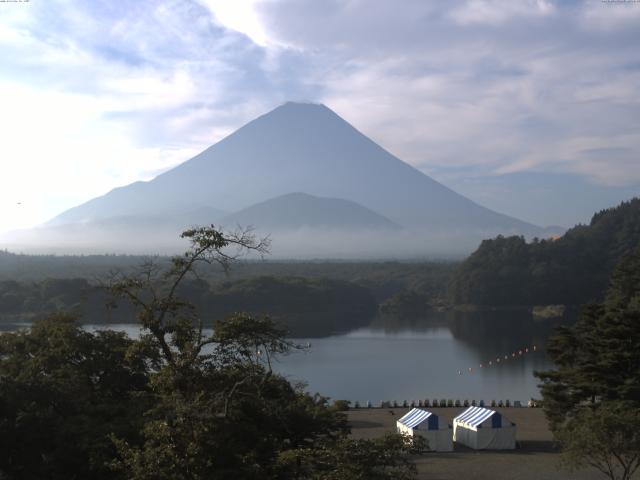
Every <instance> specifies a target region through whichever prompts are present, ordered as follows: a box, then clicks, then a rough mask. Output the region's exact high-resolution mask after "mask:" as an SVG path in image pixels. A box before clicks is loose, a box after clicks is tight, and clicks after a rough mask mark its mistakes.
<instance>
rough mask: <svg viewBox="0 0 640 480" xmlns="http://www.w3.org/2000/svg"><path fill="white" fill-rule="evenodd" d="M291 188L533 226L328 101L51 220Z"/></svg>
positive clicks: (436, 215)
mask: <svg viewBox="0 0 640 480" xmlns="http://www.w3.org/2000/svg"><path fill="white" fill-rule="evenodd" d="M292 191H299V192H305V193H307V194H310V195H316V196H321V197H330V198H342V199H345V200H351V201H353V202H356V203H359V204H360V205H362V206H364V207H366V208H369V209H371V210H373V211H375V212H377V213H379V214H381V215H383V216H385V217H387V218H389V219H390V220H391V221H393V222H396V223H398V224H400V225H402V226H405V227H426V228H429V229H430V230H438V231H440V230H446V231H450V230H455V231H469V230H471V229H472V230H479V231H482V232H494V233H497V232H518V233H536V232H537V231H538V229H537V227H535V226H533V225H531V224H528V223H526V222H522V221H520V220H517V219H514V218H511V217H508V216H506V215H502V214H499V213H496V212H493V211H491V210H489V209H486V208H484V207H481V206H480V205H478V204H476V203H474V202H472V201H470V200H469V199H467V198H465V197H463V196H461V195H459V194H457V193H455V192H453V191H452V190H450V189H448V188H447V187H445V186H443V185H442V184H440V183H438V182H436V181H434V180H433V179H431V178H430V177H428V176H426V175H424V174H423V173H421V172H420V171H418V170H416V169H415V168H413V167H411V166H410V165H408V164H406V163H404V162H402V161H401V160H399V159H398V158H396V157H394V156H393V155H391V154H390V153H389V152H387V151H386V150H384V149H383V148H381V147H380V146H379V145H377V144H376V143H374V142H373V141H371V140H370V139H368V138H367V137H366V136H364V135H363V134H361V133H360V132H358V131H357V130H356V129H355V128H353V127H352V126H351V125H349V124H348V123H347V122H345V121H344V120H342V119H341V118H340V117H339V116H338V115H336V114H335V113H334V112H332V111H331V110H329V109H328V108H327V107H325V106H323V105H315V104H298V103H287V104H285V105H282V106H280V107H278V108H276V109H275V110H273V111H271V112H269V113H267V114H265V115H263V116H261V117H259V118H257V119H256V120H254V121H252V122H250V123H248V124H247V125H245V126H244V127H242V128H240V129H239V130H237V131H236V132H235V133H233V134H231V135H229V136H228V137H226V138H225V139H223V140H221V141H220V142H218V143H216V144H215V145H213V146H212V147H209V148H208V149H206V150H205V151H203V152H202V153H200V154H199V155H197V156H196V157H194V158H192V159H191V160H189V161H187V162H185V163H183V164H181V165H179V166H177V167H175V168H173V169H172V170H169V171H167V172H165V173H163V174H161V175H159V176H158V177H156V178H155V179H153V180H151V181H149V182H136V183H133V184H131V185H128V186H126V187H121V188H117V189H115V190H113V191H111V192H109V193H108V194H106V195H104V196H102V197H99V198H95V199H93V200H91V201H89V202H87V203H85V204H83V205H80V206H78V207H75V208H72V209H70V210H68V211H66V212H64V213H62V214H61V215H59V216H58V217H56V218H55V219H54V220H53V221H52V222H51V223H52V224H64V223H71V222H78V221H87V220H95V219H99V218H105V217H109V216H114V215H138V214H152V213H155V212H158V211H160V212H164V211H167V212H168V211H176V210H179V209H184V204H185V203H187V202H188V203H189V204H195V205H214V206H215V207H216V208H219V209H222V210H226V211H237V210H239V209H242V208H246V207H248V206H250V205H252V204H255V203H258V202H261V201H264V200H265V199H268V198H273V197H277V196H279V195H284V194H287V193H289V192H292Z"/></svg>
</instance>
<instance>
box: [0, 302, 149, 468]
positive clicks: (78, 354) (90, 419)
mask: <svg viewBox="0 0 640 480" xmlns="http://www.w3.org/2000/svg"><path fill="white" fill-rule="evenodd" d="M139 347H140V346H139V345H138V343H137V342H135V341H133V340H130V339H128V338H127V337H126V336H125V335H124V334H122V333H117V332H113V331H103V332H96V333H90V332H86V331H83V330H82V329H81V328H79V326H78V325H77V323H76V321H75V318H73V317H71V316H69V315H64V314H55V315H51V316H50V317H48V318H46V319H44V320H43V321H40V322H38V323H36V324H35V325H34V326H33V327H32V328H31V329H29V330H20V331H17V332H6V333H3V334H2V335H0V477H2V473H4V474H5V475H6V476H8V477H9V478H14V479H33V478H49V479H74V478H77V479H81V478H95V479H107V478H114V475H113V472H112V471H110V469H108V468H107V462H108V461H110V460H111V458H113V456H114V454H115V447H114V445H113V443H112V442H111V441H110V439H109V435H111V434H115V435H118V436H119V437H121V438H126V439H127V440H128V441H133V442H135V441H136V439H137V437H138V432H139V430H140V428H141V427H142V421H141V418H142V414H143V413H144V411H145V410H146V409H147V408H148V407H149V406H150V403H149V401H148V400H149V399H148V396H147V394H148V392H149V388H148V366H149V359H150V358H152V355H151V356H150V353H151V354H152V352H144V351H143V349H141V348H139Z"/></svg>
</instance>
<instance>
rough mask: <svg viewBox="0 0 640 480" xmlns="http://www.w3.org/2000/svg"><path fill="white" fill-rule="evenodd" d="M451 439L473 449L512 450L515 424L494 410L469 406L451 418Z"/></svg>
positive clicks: (514, 442) (514, 439) (514, 438)
mask: <svg viewBox="0 0 640 480" xmlns="http://www.w3.org/2000/svg"><path fill="white" fill-rule="evenodd" d="M453 441H454V442H456V443H461V444H463V445H466V446H467V447H471V448H473V449H475V450H513V449H514V448H516V425H515V423H511V422H510V421H509V420H507V419H506V418H505V417H504V416H502V415H501V414H500V413H498V412H496V411H495V410H489V409H488V408H482V407H469V408H467V409H466V410H465V411H464V412H462V413H461V414H460V415H458V416H457V417H455V418H454V419H453Z"/></svg>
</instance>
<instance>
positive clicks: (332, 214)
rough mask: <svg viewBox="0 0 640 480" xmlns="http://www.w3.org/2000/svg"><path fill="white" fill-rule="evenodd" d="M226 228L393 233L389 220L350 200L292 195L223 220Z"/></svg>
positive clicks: (252, 207)
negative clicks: (377, 231) (335, 229)
mask: <svg viewBox="0 0 640 480" xmlns="http://www.w3.org/2000/svg"><path fill="white" fill-rule="evenodd" d="M221 223H222V224H223V225H227V226H233V225H252V226H254V227H257V228H260V229H295V228H300V227H310V228H341V229H361V228H373V229H379V228H382V229H389V230H395V229H397V228H399V227H398V225H396V224H395V223H393V222H392V221H390V220H389V219H387V218H385V217H383V216H382V215H379V214H377V213H375V212H373V211H371V210H369V209H368V208H365V207H363V206H361V205H358V204H357V203H355V202H351V201H349V200H342V199H337V198H320V197H314V196H313V195H307V194H306V193H300V192H297V193H289V194H286V195H281V196H279V197H276V198H272V199H269V200H266V201H264V202H260V203H257V204H255V205H252V206H250V207H247V208H245V209H243V210H240V211H239V212H236V213H233V214H231V215H229V216H227V217H224V218H223V219H222V220H221Z"/></svg>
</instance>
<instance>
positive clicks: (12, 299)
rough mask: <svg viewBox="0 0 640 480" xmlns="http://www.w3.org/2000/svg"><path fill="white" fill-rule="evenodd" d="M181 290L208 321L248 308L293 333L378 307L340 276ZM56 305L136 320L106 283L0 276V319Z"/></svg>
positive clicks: (353, 324)
mask: <svg viewBox="0 0 640 480" xmlns="http://www.w3.org/2000/svg"><path fill="white" fill-rule="evenodd" d="M180 295H181V296H182V297H183V298H185V299H186V300H188V301H190V302H191V303H192V304H193V305H194V306H195V307H196V308H198V309H199V311H202V312H203V318H205V320H206V321H208V322H209V325H211V324H213V322H214V321H215V320H219V319H221V318H224V317H225V316H227V315H229V314H231V313H234V312H241V311H242V312H251V313H254V314H256V315H269V316H271V317H272V318H273V319H274V320H275V321H276V322H278V323H280V324H283V325H284V326H285V327H286V328H287V330H288V331H289V332H290V333H291V334H292V335H327V334H330V333H333V332H336V331H344V330H349V329H351V328H357V327H359V326H362V325H366V324H367V323H369V321H370V320H371V318H372V317H373V315H374V314H375V312H376V310H377V303H376V301H375V298H374V296H373V295H372V294H371V292H370V291H369V290H367V289H365V288H364V287H361V286H358V285H356V284H354V283H349V282H345V281H341V280H327V279H316V280H309V279H304V278H300V277H284V278H276V277H271V276H261V277H255V278H250V279H245V280H239V281H234V282H222V283H214V284H209V283H208V282H207V281H205V280H192V281H185V282H184V283H183V284H182V285H181V288H180ZM107 305H109V306H110V308H107ZM114 307H117V308H114ZM55 311H66V312H74V313H75V314H77V315H78V317H79V318H80V319H81V321H82V322H84V323H134V322H135V312H134V311H133V310H132V309H131V307H130V306H128V305H127V304H123V303H122V302H114V301H113V299H112V297H111V295H110V294H109V292H108V291H107V290H106V289H105V288H101V287H99V286H96V285H93V284H91V283H89V282H88V281H87V280H86V279H82V278H77V279H47V280H44V281H42V282H38V283H20V282H15V281H10V280H9V281H0V323H3V322H4V323H7V322H20V321H31V320H34V319H36V318H38V317H39V316H44V315H46V314H47V313H49V312H55Z"/></svg>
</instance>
